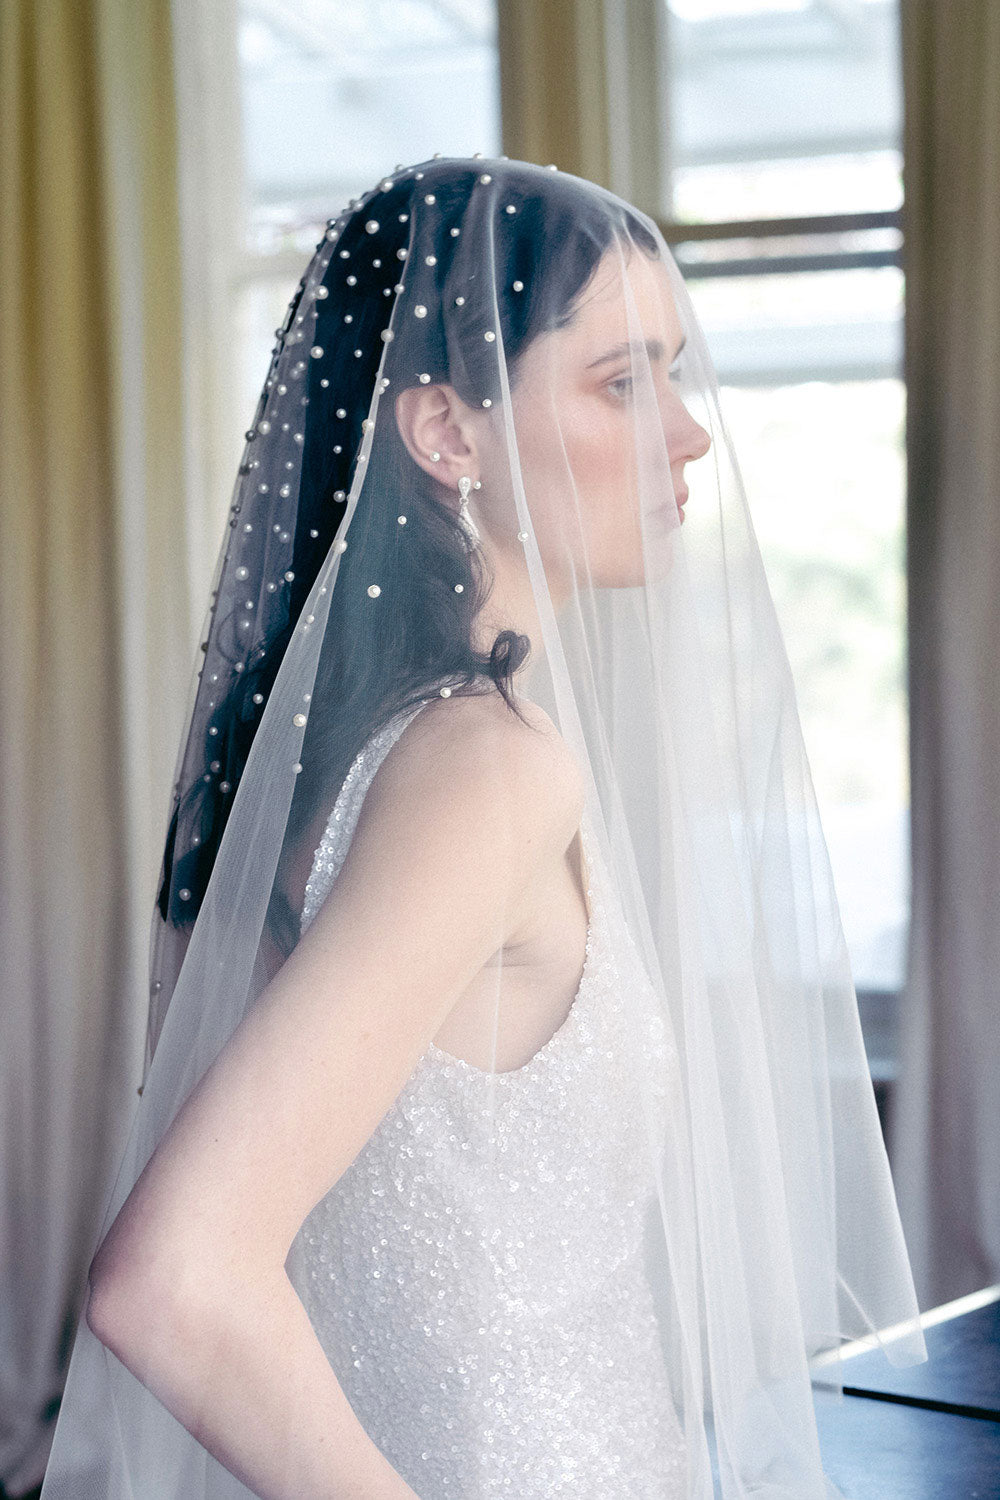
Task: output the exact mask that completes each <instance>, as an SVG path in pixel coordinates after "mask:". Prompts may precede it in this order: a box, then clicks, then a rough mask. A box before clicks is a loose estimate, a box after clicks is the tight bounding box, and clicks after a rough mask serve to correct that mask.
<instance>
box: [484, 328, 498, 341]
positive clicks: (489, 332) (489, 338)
mask: <svg viewBox="0 0 1000 1500" xmlns="http://www.w3.org/2000/svg"><path fill="white" fill-rule="evenodd" d="M483 338H484V339H485V340H486V342H487V343H488V344H492V342H493V340H494V339H495V338H496V334H495V333H494V332H493V330H492V328H487V330H486V332H485V333H484V334H483Z"/></svg>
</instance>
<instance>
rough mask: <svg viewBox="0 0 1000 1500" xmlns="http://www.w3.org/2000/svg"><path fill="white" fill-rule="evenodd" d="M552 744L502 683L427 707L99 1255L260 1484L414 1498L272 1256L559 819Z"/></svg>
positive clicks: (214, 1429) (328, 1178) (228, 1454)
mask: <svg viewBox="0 0 1000 1500" xmlns="http://www.w3.org/2000/svg"><path fill="white" fill-rule="evenodd" d="M565 754H566V752H565V747H564V746H563V745H562V742H561V741H559V740H558V738H557V737H556V736H555V732H554V731H552V732H551V733H543V734H537V733H535V732H533V731H531V730H529V729H527V728H525V726H524V725H522V724H520V723H519V722H518V720H517V719H516V718H515V717H514V716H513V715H512V714H510V712H509V711H508V710H507V709H506V707H505V706H504V705H503V703H502V701H501V700H500V699H499V698H497V699H496V700H494V699H492V698H483V699H477V698H470V699H464V700H458V701H455V700H453V701H452V702H450V703H447V704H446V703H445V700H442V703H441V704H440V705H439V704H431V705H428V707H427V708H426V709H425V710H424V711H423V713H422V714H421V715H420V716H419V717H418V719H417V720H415V721H414V723H413V725H412V726H411V727H410V728H409V730H408V733H407V734H406V735H404V736H403V737H402V739H401V740H400V741H399V743H398V744H397V745H396V746H394V748H393V750H392V751H391V752H390V753H389V755H388V756H387V757H386V759H385V761H384V762H383V764H382V765H381V766H380V768H379V771H378V773H377V775H376V777H375V780H374V781H373V783H372V786H371V788H370V789H369V792H368V794H367V796H366V798H365V801H364V803H363V805H362V811H361V816H360V818H359V821H358V826H357V829H356V830H355V833H354V837H353V840H352V843H351V846H350V850H349V853H348V857H347V859H346V860H345V863H344V867H343V869H342V870H341V872H340V875H339V877H338V879H337V881H336V883H335V885H334V887H333V890H332V891H331V893H330V895H329V897H328V898H327V900H326V901H325V902H324V904H323V906H322V908H321V910H320V911H319V912H318V913H317V915H316V918H315V920H314V921H313V923H312V925H311V926H310V927H309V929H308V930H307V932H306V933H305V935H304V936H303V938H302V940H301V942H300V943H299V944H298V946H297V947H296V948H295V949H294V951H293V952H292V953H291V955H290V956H289V958H288V959H287V961H286V962H285V963H284V965H283V966H282V968H281V969H280V971H279V972H278V973H277V974H276V975H275V977H274V978H273V979H272V980H271V982H270V983H269V984H268V986H267V988H266V989H265V990H264V992H263V993H262V995H261V996H260V998H259V1000H258V1001H257V1003H256V1004H255V1005H254V1006H253V1007H252V1009H251V1010H250V1011H249V1012H248V1014H247V1015H246V1017H245V1018H244V1019H243V1021H242V1022H241V1024H240V1026H239V1027H238V1028H237V1030H236V1032H235V1033H234V1035H233V1037H232V1038H231V1040H230V1041H229V1043H228V1044H227V1045H226V1047H225V1048H224V1049H223V1051H222V1052H221V1053H220V1055H219V1057H218V1058H217V1059H216V1060H215V1062H214V1063H213V1064H212V1066H211V1067H210V1068H209V1069H208V1071H207V1072H206V1074H205V1075H204V1077H203V1078H202V1080H201V1081H200V1083H199V1084H198V1085H197V1087H196V1088H195V1089H194V1090H193V1092H192V1094H191V1096H190V1097H189V1098H188V1099H187V1101H186V1102H185V1103H184V1105H183V1107H182V1108H181V1109H180V1111H179V1112H178V1115H177V1117H176V1119H175V1121H174V1123H173V1124H172V1125H171V1127H170V1129H169V1130H168V1132H167V1134H166V1135H165V1137H164V1139H163V1140H162V1141H161V1143H160V1145H159V1146H158V1147H157V1150H156V1151H155V1152H154V1154H153V1156H152V1158H151V1160H150V1162H149V1163H148V1165H147V1167H146V1168H145V1170H144V1171H143V1173H142V1175H141V1176H140V1177H139V1179H138V1181H137V1183H136V1184H135V1187H134V1188H133V1190H132V1192H131V1194H130V1195H129V1197H128V1199H127V1200H126V1202H125V1203H124V1205H123V1206H122V1210H121V1212H120V1213H119V1215H118V1217H117V1219H116V1220H115V1222H114V1224H113V1225H112V1227H111V1230H110V1231H109V1233H108V1235H107V1237H106V1239H105V1240H104V1242H103V1244H102V1245H101V1248H100V1250H99V1252H98V1254H97V1256H96V1257H95V1260H94V1263H93V1265H92V1267H91V1288H92V1290H91V1298H90V1303H89V1306H88V1311H87V1318H88V1322H89V1324H90V1326H91V1328H93V1330H94V1332H95V1333H96V1334H97V1336H98V1337H99V1338H100V1339H101V1340H102V1341H103V1342H104V1343H106V1344H107V1345H108V1347H109V1348H110V1349H111V1350H112V1351H113V1352H114V1353H115V1354H116V1355H117V1356H118V1358H119V1359H120V1360H121V1361H122V1362H123V1363H124V1364H125V1365H127V1366H128V1368H129V1369H131V1370H132V1371H133V1373H134V1374H135V1375H136V1376H137V1377H138V1378H139V1379H140V1380H141V1381H143V1383H144V1384H145V1385H147V1386H148V1388H149V1389H150V1390H151V1391H152V1392H153V1393H154V1394H155V1395H156V1396H157V1397H158V1399H159V1400H160V1401H162V1402H163V1404H164V1405H165V1406H166V1407H167V1408H168V1410H170V1411H171V1412H172V1413H173V1414H174V1416H176V1417H177V1419H178V1420H179V1421H180V1422H181V1423H183V1425H184V1426H185V1427H187V1429H188V1430H189V1431H190V1432H191V1433H193V1435H194V1436H195V1437H196V1438H197V1439H198V1441H199V1442H201V1443H202V1444H203V1445H204V1446H205V1447H206V1448H207V1449H208V1450H209V1451H210V1452H211V1453H213V1454H214V1455H215V1457H216V1458H218V1459H219V1461H220V1462H221V1463H223V1464H224V1465H225V1466H226V1467H227V1468H229V1469H231V1470H232V1471H233V1472H234V1473H235V1474H237V1475H238V1476H239V1477H240V1479H242V1481H243V1482H244V1483H245V1484H246V1485H247V1486H248V1487H249V1488H250V1489H252V1490H253V1491H254V1492H255V1493H256V1494H257V1495H259V1496H261V1497H262V1500H341V1497H343V1500H409V1497H412V1494H413V1492H412V1491H411V1489H410V1488H409V1486H408V1485H407V1484H406V1483H405V1482H404V1481H403V1480H402V1479H401V1477H400V1476H399V1475H398V1474H397V1473H396V1471H395V1470H394V1469H393V1468H392V1467H391V1465H390V1464H389V1463H388V1461H387V1460H386V1459H385V1458H384V1457H383V1455H382V1454H381V1453H380V1452H379V1451H378V1449H377V1448H376V1446H375V1444H374V1443H373V1442H372V1441H371V1439H370V1438H369V1437H368V1436H367V1434H366V1433H365V1431H364V1429H363V1427H362V1425H361V1423H360V1422H359V1421H358V1419H357V1418H356V1416H355V1415H354V1413H353V1411H352V1409H351V1407H350V1405H349V1403H348V1401H347V1398H346V1396H345V1394H344V1392H343V1389H342V1388H341V1386H340V1384H339V1383H338V1381H337V1379H336V1377H335V1375H334V1373H333V1370H332V1369H331V1367H330V1365H329V1363H328V1361H327V1359H326V1357H325V1355H324V1353H323V1350H322V1347H321V1345H320V1343H319V1341H318V1339H317V1337H316V1335H315V1332H314V1330H313V1328H312V1325H311V1323H310V1321H309V1318H308V1316H307V1314H306V1312H305V1310H304V1308H303V1306H302V1304H301V1303H300V1301H299V1299H298V1297H297V1296H296V1294H295V1290H294V1288H293V1286H292V1284H291V1282H290V1281H289V1280H288V1277H287V1275H286V1273H285V1270H284V1264H285V1260H286V1257H287V1255H288V1251H289V1247H290V1245H291V1243H292V1240H293V1239H294V1237H295V1235H296V1233H297V1232H298V1230H299V1228H300V1226H301V1224H302V1222H303V1220H304V1219H305V1217H306V1215H307V1214H308V1213H309V1212H310V1210H311V1209H312V1208H313V1207H314V1206H315V1204H316V1203H317V1202H319V1200H320V1199H321V1198H322V1197H323V1196H324V1195H325V1194H326V1193H327V1192H328V1191H329V1190H330V1188H332V1187H333V1185H334V1184H335V1183H336V1182H337V1180H338V1179H339V1178H340V1176H341V1175H342V1174H343V1172H344V1171H345V1170H346V1169H347V1167H348V1166H349V1165H350V1163H351V1162H352V1161H353V1160H354V1158H355V1156H356V1155H357V1154H358V1152H359V1151H360V1150H361V1148H362V1146H363V1145H364V1144H365V1142H366V1141H367V1140H368V1138H369V1137H370V1136H371V1134H372V1132H373V1131H374V1129H375V1128H376V1126H377V1125H378V1123H379V1121H380V1120H381V1119H382V1117H383V1116H384V1114H385V1113H386V1111H387V1109H388V1108H389V1106H390V1105H391V1103H392V1101H393V1100H394V1099H395V1098H396V1096H397V1095H398V1093H399V1092H400V1090H401V1089H402V1087H403V1085H404V1084H405V1082H406V1080H407V1079H408V1077H409V1076H410V1074H411V1073H412V1071H413V1069H414V1068H415V1066H416V1064H417V1062H418V1061H419V1059H420V1057H421V1056H422V1055H423V1053H424V1052H425V1050H426V1048H427V1045H428V1043H429V1042H430V1041H431V1039H432V1038H433V1036H434V1034H435V1033H436V1032H437V1030H438V1028H439V1027H440V1026H441V1024H442V1022H443V1021H444V1019H445V1017H446V1016H447V1014H448V1012H449V1011H450V1009H451V1008H452V1006H453V1005H454V1003H455V1001H456V999H457V998H458V996H459V995H460V994H461V993H462V991H463V990H464V989H465V988H466V986H467V985H468V984H469V983H470V981H471V980H472V979H473V978H474V977H475V975H476V974H477V973H478V972H479V970H480V969H481V968H482V966H483V964H484V963H485V962H486V961H487V960H488V959H489V957H490V956H491V955H492V954H493V953H494V952H495V951H496V949H497V947H498V946H499V945H500V943H502V942H503V940H504V936H505V934H506V933H507V932H509V931H510V930H512V927H513V926H514V924H515V923H516V922H517V920H518V919H519V917H520V915H521V911H522V910H523V903H524V901H525V900H526V899H527V897H528V893H530V891H531V888H532V884H533V882H534V879H535V877H536V876H537V875H538V874H539V873H540V872H542V871H543V870H544V869H545V868H546V867H547V861H549V860H551V859H552V858H554V857H558V854H557V851H559V850H560V849H561V847H564V846H565V843H566V841H567V840H568V838H569V837H570V836H571V832H572V828H573V827H575V824H574V823H572V821H571V818H569V817H568V815H572V816H576V810H575V809H574V808H573V807H572V806H571V800H572V799H569V800H568V799H567V798H566V797H562V798H560V797H559V796H558V795H554V794H553V793H554V788H555V787H556V785H557V782H558V781H559V777H558V774H557V773H558V770H559V768H560V767H562V768H563V770H564V769H565ZM561 779H562V783H563V784H565V780H566V778H565V775H564V774H563V776H562V778H561ZM560 841H561V842H560Z"/></svg>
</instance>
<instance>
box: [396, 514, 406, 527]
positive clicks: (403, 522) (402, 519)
mask: <svg viewBox="0 0 1000 1500" xmlns="http://www.w3.org/2000/svg"><path fill="white" fill-rule="evenodd" d="M396 520H397V521H398V522H399V524H400V526H405V525H406V517H405V516H397V517H396Z"/></svg>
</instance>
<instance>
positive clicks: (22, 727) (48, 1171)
mask: <svg viewBox="0 0 1000 1500" xmlns="http://www.w3.org/2000/svg"><path fill="white" fill-rule="evenodd" d="M171 50H172V42H171V27H170V5H169V0H4V3H3V5H2V7H0V139H2V141H3V150H2V153H0V341H2V345H0V493H2V511H0V560H2V583H0V640H2V642H3V650H2V652H0V704H2V718H0V756H2V781H0V974H2V976H3V978H2V983H3V1001H2V1015H3V1020H2V1023H0V1026H2V1055H0V1080H2V1120H0V1125H2V1131H3V1160H2V1165H0V1181H2V1191H3V1198H2V1202H0V1264H2V1268H3V1269H2V1277H3V1286H2V1293H0V1301H2V1305H3V1316H2V1318H0V1480H2V1482H3V1485H4V1487H5V1489H6V1492H7V1493H8V1494H10V1495H17V1494H19V1493H22V1492H23V1491H24V1490H26V1489H27V1488H29V1487H30V1486H31V1485H32V1484H35V1483H37V1482H38V1480H39V1478H40V1477H41V1472H42V1468H43V1466H44V1458H45V1453H46V1451H47V1445H48V1439H49V1436H50V1426H51V1420H52V1415H53V1412H52V1408H53V1404H54V1402H55V1400H56V1398H57V1397H58V1394H59V1390H60V1385H61V1379H62V1375H63V1372H64V1369H65V1363H66V1360H67V1358H68V1352H69V1349H68V1344H69V1340H70V1338H71V1335H72V1331H73V1328H74V1326H75V1322H76V1317H77V1314H78V1311H79V1307H80V1302H81V1297H82V1291H83V1285H84V1282H85V1277H86V1269H87V1265H88V1263H89V1258H90V1255H91V1253H92V1250H93V1245H94V1240H95V1237H96V1234H97V1232H98V1227H99V1221H100V1217H101V1215H102V1213H103V1207H104V1196H105V1193H106V1192H107V1190H108V1188H109V1186H110V1175H111V1173H112V1172H113V1170H114V1168H115V1166H116V1165H117V1159H118V1156H119V1153H120V1150H121V1147H122V1144H123V1138H124V1133H125V1131H126V1130H127V1127H128V1123H129V1118H130V1115H131V1110H132V1108H133V1105H134V1103H135V1097H136V1096H135V1088H136V1084H137V1082H138V1078H139V1069H140V1065H141V1055H142V1038H143V1032H144V1026H145V1008H146V972H145V971H146V962H147V943H148V930H149V918H150V913H151V910H152V902H153V896H154V884H155V877H156V868H157V862H158V857H159V852H160V840H161V836H162V833H163V831H164V828H165V823H166V813H167V805H168V799H169V794H170V780H171V777H172V775H173V760H172V757H173V754H174V751H175V747H176V743H177V738H178V735H179V731H180V721H181V717H182V714H183V707H184V703H185V700H186V696H187V691H188V684H189V679H190V673H191V665H192V659H193V656H194V649H195V645H196V641H195V639H194V637H193V636H192V634H191V629H190V623H189V620H190V602H189V596H188V583H187V580H186V572H185V566H186V565H185V561H184V560H185V557H186V555H187V542H186V537H187V534H188V528H189V524H190V522H189V517H188V515H187V514H186V507H185V500H184V484H183V455H182V450H181V441H180V434H181V428H182V417H183V410H182V408H183V401H182V394H181V288H180V239H179V226H178V209H177V183H176V178H177V170H176V139H175V120H174V75H173V65H172V56H171Z"/></svg>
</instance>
